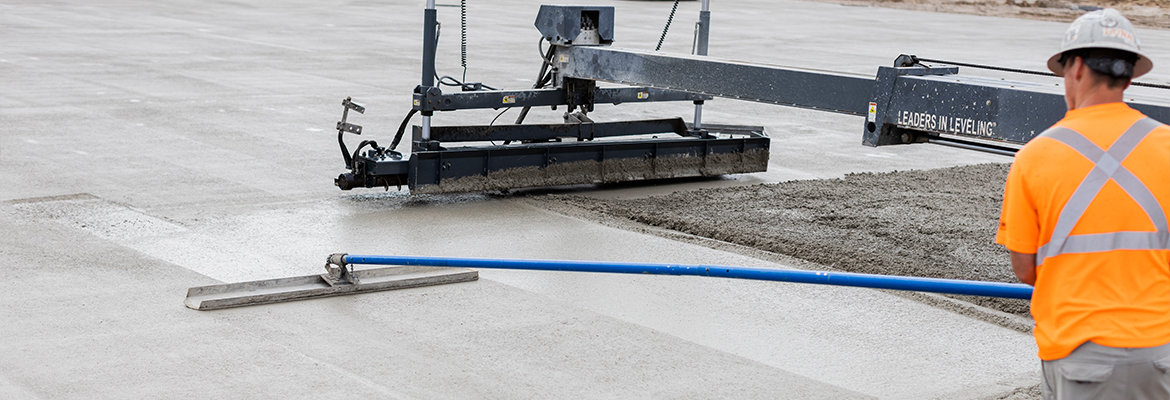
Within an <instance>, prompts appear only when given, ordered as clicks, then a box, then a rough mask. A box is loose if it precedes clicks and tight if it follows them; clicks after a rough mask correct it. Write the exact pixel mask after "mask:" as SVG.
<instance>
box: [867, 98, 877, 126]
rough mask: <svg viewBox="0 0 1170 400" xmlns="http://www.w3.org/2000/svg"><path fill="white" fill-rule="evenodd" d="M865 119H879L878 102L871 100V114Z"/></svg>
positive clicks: (872, 120) (870, 120)
mask: <svg viewBox="0 0 1170 400" xmlns="http://www.w3.org/2000/svg"><path fill="white" fill-rule="evenodd" d="M865 120H866V121H869V122H874V121H875V120H877V103H874V102H872V101H871V102H869V115H867V116H866V117H865Z"/></svg>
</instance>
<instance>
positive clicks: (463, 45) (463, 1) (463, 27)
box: [459, 0, 467, 82]
mask: <svg viewBox="0 0 1170 400" xmlns="http://www.w3.org/2000/svg"><path fill="white" fill-rule="evenodd" d="M459 65H462V66H463V81H464V82H466V81H467V0H459Z"/></svg>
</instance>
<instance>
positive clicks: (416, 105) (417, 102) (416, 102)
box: [414, 99, 422, 107]
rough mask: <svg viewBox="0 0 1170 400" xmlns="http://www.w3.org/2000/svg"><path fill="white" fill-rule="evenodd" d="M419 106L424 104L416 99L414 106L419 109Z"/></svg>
mask: <svg viewBox="0 0 1170 400" xmlns="http://www.w3.org/2000/svg"><path fill="white" fill-rule="evenodd" d="M419 104H422V102H421V101H418V99H414V106H415V107H418V106H419Z"/></svg>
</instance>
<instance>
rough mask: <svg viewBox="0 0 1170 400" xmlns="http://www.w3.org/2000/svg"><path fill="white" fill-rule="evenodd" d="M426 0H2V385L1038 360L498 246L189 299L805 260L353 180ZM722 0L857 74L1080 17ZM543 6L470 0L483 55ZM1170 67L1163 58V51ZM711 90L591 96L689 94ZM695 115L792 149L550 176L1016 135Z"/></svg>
mask: <svg viewBox="0 0 1170 400" xmlns="http://www.w3.org/2000/svg"><path fill="white" fill-rule="evenodd" d="M415 3H417V4H415ZM422 3H423V2H422V1H417V2H388V3H376V2H334V1H319V0H318V1H281V2H266V1H259V2H233V1H172V2H152V1H125V0H117V1H113V0H110V1H101V0H99V1H87V2H55V3H46V2H32V1H21V0H16V1H7V2H4V3H2V4H0V129H3V134H2V135H0V188H3V190H0V258H2V259H4V260H6V263H5V267H7V268H6V270H7V271H8V273H6V274H3V275H2V278H0V283H3V285H4V286H3V287H4V290H0V305H2V306H3V307H0V319H2V320H3V321H5V323H3V324H0V337H2V338H3V340H0V397H4V398H142V397H148V398H153V397H161V398H290V397H291V398H309V397H312V398H354V397H357V398H370V397H378V398H382V397H387V398H580V397H585V398H646V397H654V398H657V397H687V398H712V397H731V398H854V397H859V398H865V397H877V398H980V397H984V396H993V395H995V394H998V393H1003V392H1006V391H1009V390H1011V389H1012V388H1014V387H1017V386H1023V385H1030V384H1032V383H1034V382H1037V381H1038V379H1039V378H1038V374H1037V365H1038V363H1037V362H1036V359H1035V355H1034V352H1035V345H1034V344H1033V342H1032V339H1031V337H1030V336H1029V335H1027V334H1023V333H1019V332H1016V331H1012V330H1008V329H1005V328H1001V327H998V326H994V325H990V324H986V323H983V322H980V321H976V320H973V319H971V318H968V317H964V316H961V315H958V314H954V313H951V312H948V311H944V310H940V309H937V308H933V307H930V306H927V305H924V304H922V303H918V302H913V301H909V300H907V299H905V298H902V297H898V296H893V295H889V294H886V293H882V292H877V291H870V290H863V289H850V288H827V287H819V286H802V285H795V284H771V283H761V282H747V281H732V280H717V279H703V278H682V277H650V276H647V277H641V276H635V277H631V276H624V275H600V274H574V273H550V272H531V271H481V279H480V281H478V282H474V283H464V284H456V285H449V286H442V287H432V288H421V289H410V290H402V291H395V292H390V293H377V294H368V295H360V296H349V297H342V298H332V299H321V300H314V301H307V302H298V303H286V304H279V305H271V306H261V307H252V308H241V309H233V310H223V311H215V312H197V311H192V310H188V309H186V308H185V307H184V306H183V296H184V294H185V293H186V289H187V288H188V287H192V286H200V285H207V284H213V283H217V282H235V281H244V280H254V279H264V278H274V277H282V276H296V275H306V274H310V273H315V272H317V270H318V269H320V268H321V265H322V264H323V260H324V257H325V256H327V255H328V254H330V253H333V252H350V253H373V254H379V253H386V254H417V255H450V256H476V257H515V258H553V259H556V258H560V259H585V260H621V261H647V262H680V263H714V264H737V265H750V266H761V267H774V268H786V267H787V266H785V265H779V264H776V263H774V262H769V261H765V260H760V259H755V258H752V257H749V256H745V255H741V254H736V253H731V252H726V251H720V250H715V249H711V248H708V247H703V246H698V245H694V244H690V243H685V242H680V241H675V240H670V239H666V238H663V237H660V236H655V235H648V234H645V233H639V232H634V231H629V230H624V229H620V228H616V227H613V226H608V225H604V224H600V223H598V222H595V221H591V220H587V219H582V218H580V217H574V216H566V215H562V214H559V213H557V212H554V211H551V210H549V209H546V208H544V207H541V206H540V204H539V202H532V201H529V200H527V199H529V198H523V197H522V198H514V197H509V196H496V195H490V196H485V195H455V196H427V197H417V198H410V197H409V196H407V195H406V194H405V193H403V192H395V191H393V189H391V191H390V192H383V191H380V190H365V191H355V192H341V191H338V190H337V189H336V188H334V187H333V186H332V185H331V180H332V177H333V176H336V174H337V173H339V172H340V171H341V161H340V156H339V154H338V150H337V147H336V137H335V133H334V132H331V128H332V126H333V123H334V122H335V121H336V119H337V118H338V117H339V114H340V111H341V110H340V101H341V99H343V98H344V97H346V96H353V97H354V98H355V100H357V101H358V102H360V103H362V104H364V105H366V106H367V108H368V111H367V114H365V115H360V116H356V117H355V118H353V122H356V123H359V124H362V125H364V126H365V127H366V132H367V135H370V136H373V137H374V138H377V139H379V140H383V141H388V140H389V138H388V136H389V133H390V132H392V130H393V129H394V128H396V127H397V125H398V122H399V121H400V119H401V118H402V116H403V115H404V114H405V112H406V111H407V109H408V107H409V100H410V91H411V89H412V88H413V87H414V86H415V85H417V83H418V82H417V81H418V75H419V73H418V63H419V51H420V47H421V44H420V40H419V39H420V36H421V27H420V20H421V15H422V12H421V6H422ZM444 3H451V2H444V1H440V4H443V5H446V4H444ZM580 3H591V4H605V5H613V6H615V7H616V8H617V19H618V21H617V41H618V44H620V45H623V46H627V47H635V48H651V47H652V46H653V44H654V43H655V42H656V41H657V37H658V34H659V32H660V29H661V25H662V23H663V22H664V19H665V15H666V13H667V11H669V6H670V2H633V1H613V2H607V1H581V2H580ZM713 3H714V4H713V5H712V8H713V13H714V14H713V18H712V20H713V22H712V23H713V30H712V32H713V33H712V41H711V54H712V55H715V56H720V57H728V58H734V59H742V60H753V61H760V62H767V63H775V64H789V65H800V66H805V67H814V68H824V69H831V70H840V71H847V72H854V73H866V74H872V73H873V71H876V68H877V65H884V64H887V63H889V62H890V61H891V60H893V58H894V57H895V56H897V55H898V54H899V53H917V54H919V55H923V56H933V57H937V58H954V59H959V60H962V61H969V62H980V63H990V64H998V65H1003V66H1010V67H1020V68H1032V69H1038V68H1040V67H1041V65H1042V64H1041V62H1042V61H1041V60H1043V59H1044V58H1046V57H1047V54H1048V52H1049V51H1050V49H1051V48H1052V47H1054V46H1055V41H1056V40H1057V39H1058V38H1059V35H1060V34H1061V33H1062V32H1063V26H1062V24H1057V23H1050V22H1036V21H1022V20H1011V19H1002V18H983V17H975V16H959V15H945V14H933V13H918V12H909V11H896V10H884V9H875V8H864V7H844V6H838V5H832V4H824V3H807V2H793V1H763V0H757V1H737V2H726V4H724V3H723V2H719V1H715V2H713ZM538 5H539V2H537V1H519V0H500V1H497V0H493V1H490V2H489V1H476V0H469V6H470V13H469V23H470V24H471V27H470V29H469V43H468V46H469V47H468V51H469V64H470V68H469V69H468V78H469V80H473V81H484V82H487V83H489V84H491V85H494V86H499V87H507V88H522V87H527V86H529V85H530V84H531V82H532V79H533V78H534V77H535V76H534V75H535V73H536V70H537V68H538V67H539V64H538V56H537V55H536V54H537V43H536V42H537V34H536V31H535V29H534V28H533V27H532V20H533V17H534V16H535V13H536V9H537V7H538ZM697 7H698V2H689V3H683V5H682V6H680V11H679V14H678V16H677V17H676V21H675V26H674V28H673V29H672V31H671V35H670V36H669V37H668V39H667V44H666V46H664V48H665V50H668V51H681V52H685V51H687V50H688V49H689V46H690V35H691V33H690V26H691V23H692V22H693V19H694V18H695V14H696V12H697ZM439 17H440V21H441V22H442V23H443V26H444V28H443V36H442V38H441V40H440V61H439V70H440V73H441V74H447V75H461V74H462V71H461V69H460V68H459V60H458V49H459V46H458V36H459V34H458V26H459V25H458V20H459V19H458V9H457V8H451V7H442V8H440V12H439ZM1141 33H1142V34H1144V36H1143V43H1146V44H1147V45H1148V47H1149V49H1150V53H1151V55H1152V56H1153V57H1154V59H1155V60H1160V59H1161V60H1170V47H1167V46H1170V44H1167V43H1170V41H1167V40H1166V39H1170V35H1168V34H1167V33H1166V32H1161V31H1142V32H1141ZM1167 62H1170V61H1167ZM1158 65H1159V66H1158V67H1155V71H1154V73H1152V74H1151V76H1150V78H1148V80H1151V81H1160V80H1161V81H1165V80H1166V75H1165V74H1163V73H1162V72H1161V71H1163V70H1165V69H1164V68H1163V67H1161V66H1160V65H1161V64H1158ZM691 109H692V107H691V105H690V104H687V103H679V104H670V105H622V106H619V107H614V106H600V107H598V110H597V112H595V113H594V114H593V115H594V116H595V118H596V119H598V120H620V119H628V118H651V117H667V116H684V117H686V118H688V119H689V115H690V112H691ZM515 112H516V111H515V110H513V111H511V112H509V113H507V114H505V115H504V116H503V117H501V118H502V119H512V118H514V117H515ZM561 112H563V109H562V110H560V111H556V112H550V111H548V110H547V109H536V110H533V112H532V115H531V116H530V119H529V120H530V121H556V120H557V119H558V118H559V114H560V113H561ZM494 115H495V112H492V111H490V110H489V111H470V112H459V113H443V114H440V115H437V116H436V117H435V123H436V124H438V125H444V124H469V123H475V124H482V123H486V122H487V121H490V119H491V118H492V117H493V116H494ZM704 120H705V121H707V122H709V123H739V124H756V125H764V126H766V127H767V128H768V129H769V131H770V133H771V135H772V136H773V147H772V150H773V156H772V160H771V162H770V167H769V172H766V173H761V174H753V175H745V176H736V177H729V178H725V179H717V180H701V181H689V182H683V183H673V184H668V185H656V186H650V185H617V186H607V187H590V186H586V187H574V188H568V189H557V190H554V191H567V192H572V193H579V194H583V195H588V196H604V197H609V198H622V197H631V196H645V195H652V194H656V193H668V192H670V191H673V190H683V189H688V188H695V187H705V186H718V185H742V184H755V183H761V182H776V181H781V180H788V179H804V178H817V177H835V176H840V175H842V174H844V173H848V172H859V171H887V170H893V169H907V168H930V167H939V166H949V165H958V164H967V163H976V162H987V161H1005V159H1004V158H1002V157H998V156H991V155H983V154H978V153H972V152H967V151H962V150H956V149H950V148H943V147H938V146H927V145H921V146H895V147H883V148H876V149H875V148H866V147H862V146H861V145H860V132H861V124H862V121H861V120H860V118H857V117H847V116H839V115H834V114H826V113H819V112H813V111H805V110H795V109H787V108H782V107H775V106H766V105H758V104H752V103H745V102H738V101H726V100H716V101H713V102H711V103H709V105H708V106H707V107H706V108H705V109H704ZM416 122H417V120H416ZM350 139H351V140H355V139H356V138H354V137H352V136H351V137H350ZM663 212H669V210H664V211H663ZM988 240H991V233H990V232H989V233H988ZM859 245H864V244H859Z"/></svg>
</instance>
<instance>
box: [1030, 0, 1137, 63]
mask: <svg viewBox="0 0 1170 400" xmlns="http://www.w3.org/2000/svg"><path fill="white" fill-rule="evenodd" d="M1077 49H1114V50H1122V51H1127V52H1130V53H1133V54H1135V55H1137V62H1136V63H1134V65H1133V77H1134V78H1137V77H1139V76H1142V75H1145V74H1146V73H1147V72H1150V69H1153V68H1154V63H1153V62H1151V61H1150V58H1149V57H1146V55H1145V54H1142V50H1141V42H1139V41H1138V38H1137V35H1135V34H1134V30H1133V24H1132V23H1130V22H1129V20H1128V19H1126V18H1125V16H1123V15H1121V13H1120V12H1117V10H1114V9H1112V8H1106V9H1104V10H1096V11H1092V12H1088V13H1085V15H1082V16H1080V17H1079V18H1077V19H1076V21H1073V23H1072V25H1070V26H1069V27H1068V31H1066V32H1065V33H1064V40H1063V41H1061V43H1060V51H1059V52H1057V53H1056V54H1055V55H1053V56H1052V57H1049V58H1048V69H1050V70H1052V72H1054V73H1056V75H1057V76H1064V65H1062V64H1061V63H1060V56H1061V54H1064V52H1066V51H1069V50H1077Z"/></svg>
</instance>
